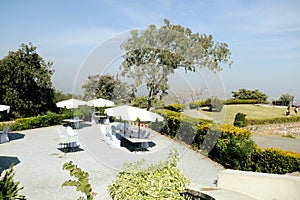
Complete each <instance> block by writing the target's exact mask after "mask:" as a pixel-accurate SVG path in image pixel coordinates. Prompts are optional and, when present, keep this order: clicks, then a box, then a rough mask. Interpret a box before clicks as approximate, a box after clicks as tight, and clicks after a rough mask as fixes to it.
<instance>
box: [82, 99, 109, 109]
mask: <svg viewBox="0 0 300 200" xmlns="http://www.w3.org/2000/svg"><path fill="white" fill-rule="evenodd" d="M87 105H88V106H94V107H104V106H106V107H109V106H114V105H115V103H114V102H113V101H110V100H107V99H102V98H99V99H93V100H90V101H88V102H87Z"/></svg>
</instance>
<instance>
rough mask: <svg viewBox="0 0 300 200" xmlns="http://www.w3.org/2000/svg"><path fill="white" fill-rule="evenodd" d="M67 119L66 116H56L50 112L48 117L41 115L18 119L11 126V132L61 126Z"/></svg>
mask: <svg viewBox="0 0 300 200" xmlns="http://www.w3.org/2000/svg"><path fill="white" fill-rule="evenodd" d="M65 118H66V115H65V114H55V113H52V112H48V113H47V115H39V116H36V117H29V118H18V119H16V120H15V121H14V123H11V124H10V130H12V131H20V130H26V129H33V128H40V127H47V126H53V125H56V124H61V123H62V120H63V119H65Z"/></svg>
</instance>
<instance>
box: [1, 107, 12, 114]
mask: <svg viewBox="0 0 300 200" xmlns="http://www.w3.org/2000/svg"><path fill="white" fill-rule="evenodd" d="M4 110H6V111H7V113H9V111H10V106H7V105H0V111H4Z"/></svg>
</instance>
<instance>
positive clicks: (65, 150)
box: [57, 147, 84, 153]
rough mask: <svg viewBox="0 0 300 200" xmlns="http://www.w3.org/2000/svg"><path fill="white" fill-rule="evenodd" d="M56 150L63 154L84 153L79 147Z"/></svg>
mask: <svg viewBox="0 0 300 200" xmlns="http://www.w3.org/2000/svg"><path fill="white" fill-rule="evenodd" d="M57 149H58V150H60V151H61V152H63V153H75V152H80V151H84V149H82V148H80V147H66V148H57Z"/></svg>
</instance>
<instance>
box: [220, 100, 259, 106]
mask: <svg viewBox="0 0 300 200" xmlns="http://www.w3.org/2000/svg"><path fill="white" fill-rule="evenodd" d="M258 103H259V100H258V99H227V100H226V101H225V102H224V104H226V105H231V104H258Z"/></svg>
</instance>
